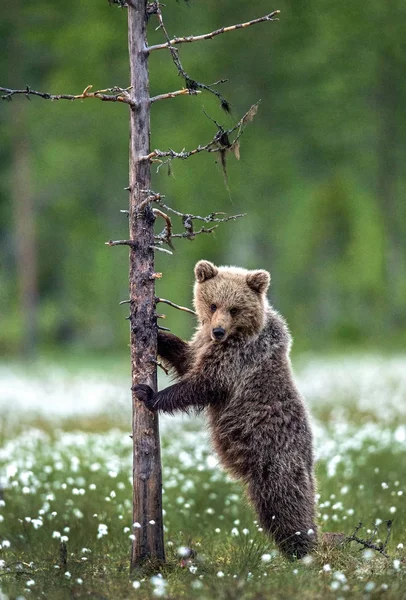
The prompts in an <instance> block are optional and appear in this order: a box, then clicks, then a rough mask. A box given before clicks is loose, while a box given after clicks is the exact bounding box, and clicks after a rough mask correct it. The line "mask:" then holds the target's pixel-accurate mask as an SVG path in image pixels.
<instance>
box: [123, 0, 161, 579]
mask: <svg viewBox="0 0 406 600" xmlns="http://www.w3.org/2000/svg"><path fill="white" fill-rule="evenodd" d="M146 4H147V2H146V0H133V2H132V3H131V4H129V6H128V45H129V55H130V73H131V85H132V91H131V93H132V100H133V101H134V106H132V107H131V109H130V165H129V172H130V181H129V188H130V200H129V223H130V240H132V241H133V244H132V245H131V247H130V311H131V312H130V323H131V367H132V385H133V386H134V385H136V384H138V383H143V384H147V385H149V386H151V387H152V388H153V389H154V390H156V387H157V375H156V364H155V362H154V361H155V359H156V349H157V327H156V316H155V292H154V287H155V272H154V249H153V246H154V229H153V225H154V214H153V212H152V209H151V207H150V205H149V204H147V205H146V206H145V207H144V208H143V209H142V210H140V209H139V208H138V207H139V205H140V203H141V202H142V200H143V199H145V197H146V195H147V194H148V193H147V192H146V191H145V190H149V188H150V181H151V170H150V161H149V160H140V158H141V157H142V156H146V155H148V154H149V151H150V148H149V138H150V99H149V85H148V54H147V42H146V21H147V18H146ZM133 443H134V457H133V460H134V462H133V477H134V487H133V522H134V523H136V524H137V525H136V527H135V528H134V532H133V533H134V534H135V539H134V541H133V547H132V554H131V567H132V568H135V567H137V566H138V565H139V564H141V563H142V562H144V561H145V560H146V559H149V560H158V561H162V560H164V558H165V555H164V542H163V523H162V500H161V490H162V474H161V459H160V444H159V428H158V418H157V416H156V415H154V414H153V413H151V412H150V411H149V410H148V409H146V408H145V407H144V406H143V404H142V403H140V402H139V401H138V400H137V397H136V395H135V393H134V392H133ZM139 525H140V526H141V527H139Z"/></svg>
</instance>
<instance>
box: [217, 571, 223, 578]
mask: <svg viewBox="0 0 406 600" xmlns="http://www.w3.org/2000/svg"><path fill="white" fill-rule="evenodd" d="M217 577H219V578H220V579H221V578H222V577H224V573H223V571H217Z"/></svg>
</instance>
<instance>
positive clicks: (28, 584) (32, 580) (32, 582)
mask: <svg viewBox="0 0 406 600" xmlns="http://www.w3.org/2000/svg"><path fill="white" fill-rule="evenodd" d="M25 585H26V586H27V587H28V588H30V587H32V586H33V585H35V579H29V580H28V581H26V582H25Z"/></svg>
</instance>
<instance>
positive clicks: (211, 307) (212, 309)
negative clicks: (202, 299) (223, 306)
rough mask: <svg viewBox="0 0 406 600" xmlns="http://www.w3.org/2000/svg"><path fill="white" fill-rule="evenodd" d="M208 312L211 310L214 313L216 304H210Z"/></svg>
mask: <svg viewBox="0 0 406 600" xmlns="http://www.w3.org/2000/svg"><path fill="white" fill-rule="evenodd" d="M210 310H211V312H216V310H217V305H216V304H212V305H211V306H210Z"/></svg>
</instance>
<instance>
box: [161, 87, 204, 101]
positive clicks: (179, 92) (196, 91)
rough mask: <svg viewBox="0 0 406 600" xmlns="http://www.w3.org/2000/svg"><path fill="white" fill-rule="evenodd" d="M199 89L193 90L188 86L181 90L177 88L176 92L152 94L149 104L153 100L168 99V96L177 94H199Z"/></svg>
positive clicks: (171, 96) (174, 96)
mask: <svg viewBox="0 0 406 600" xmlns="http://www.w3.org/2000/svg"><path fill="white" fill-rule="evenodd" d="M201 93H202V92H200V91H199V90H193V89H189V88H183V89H182V90H178V91H177V92H168V93H167V94H160V95H159V96H153V97H152V98H150V102H151V104H153V103H154V102H158V101H159V100H168V99H169V98H176V97H177V96H196V95H197V94H201Z"/></svg>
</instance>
